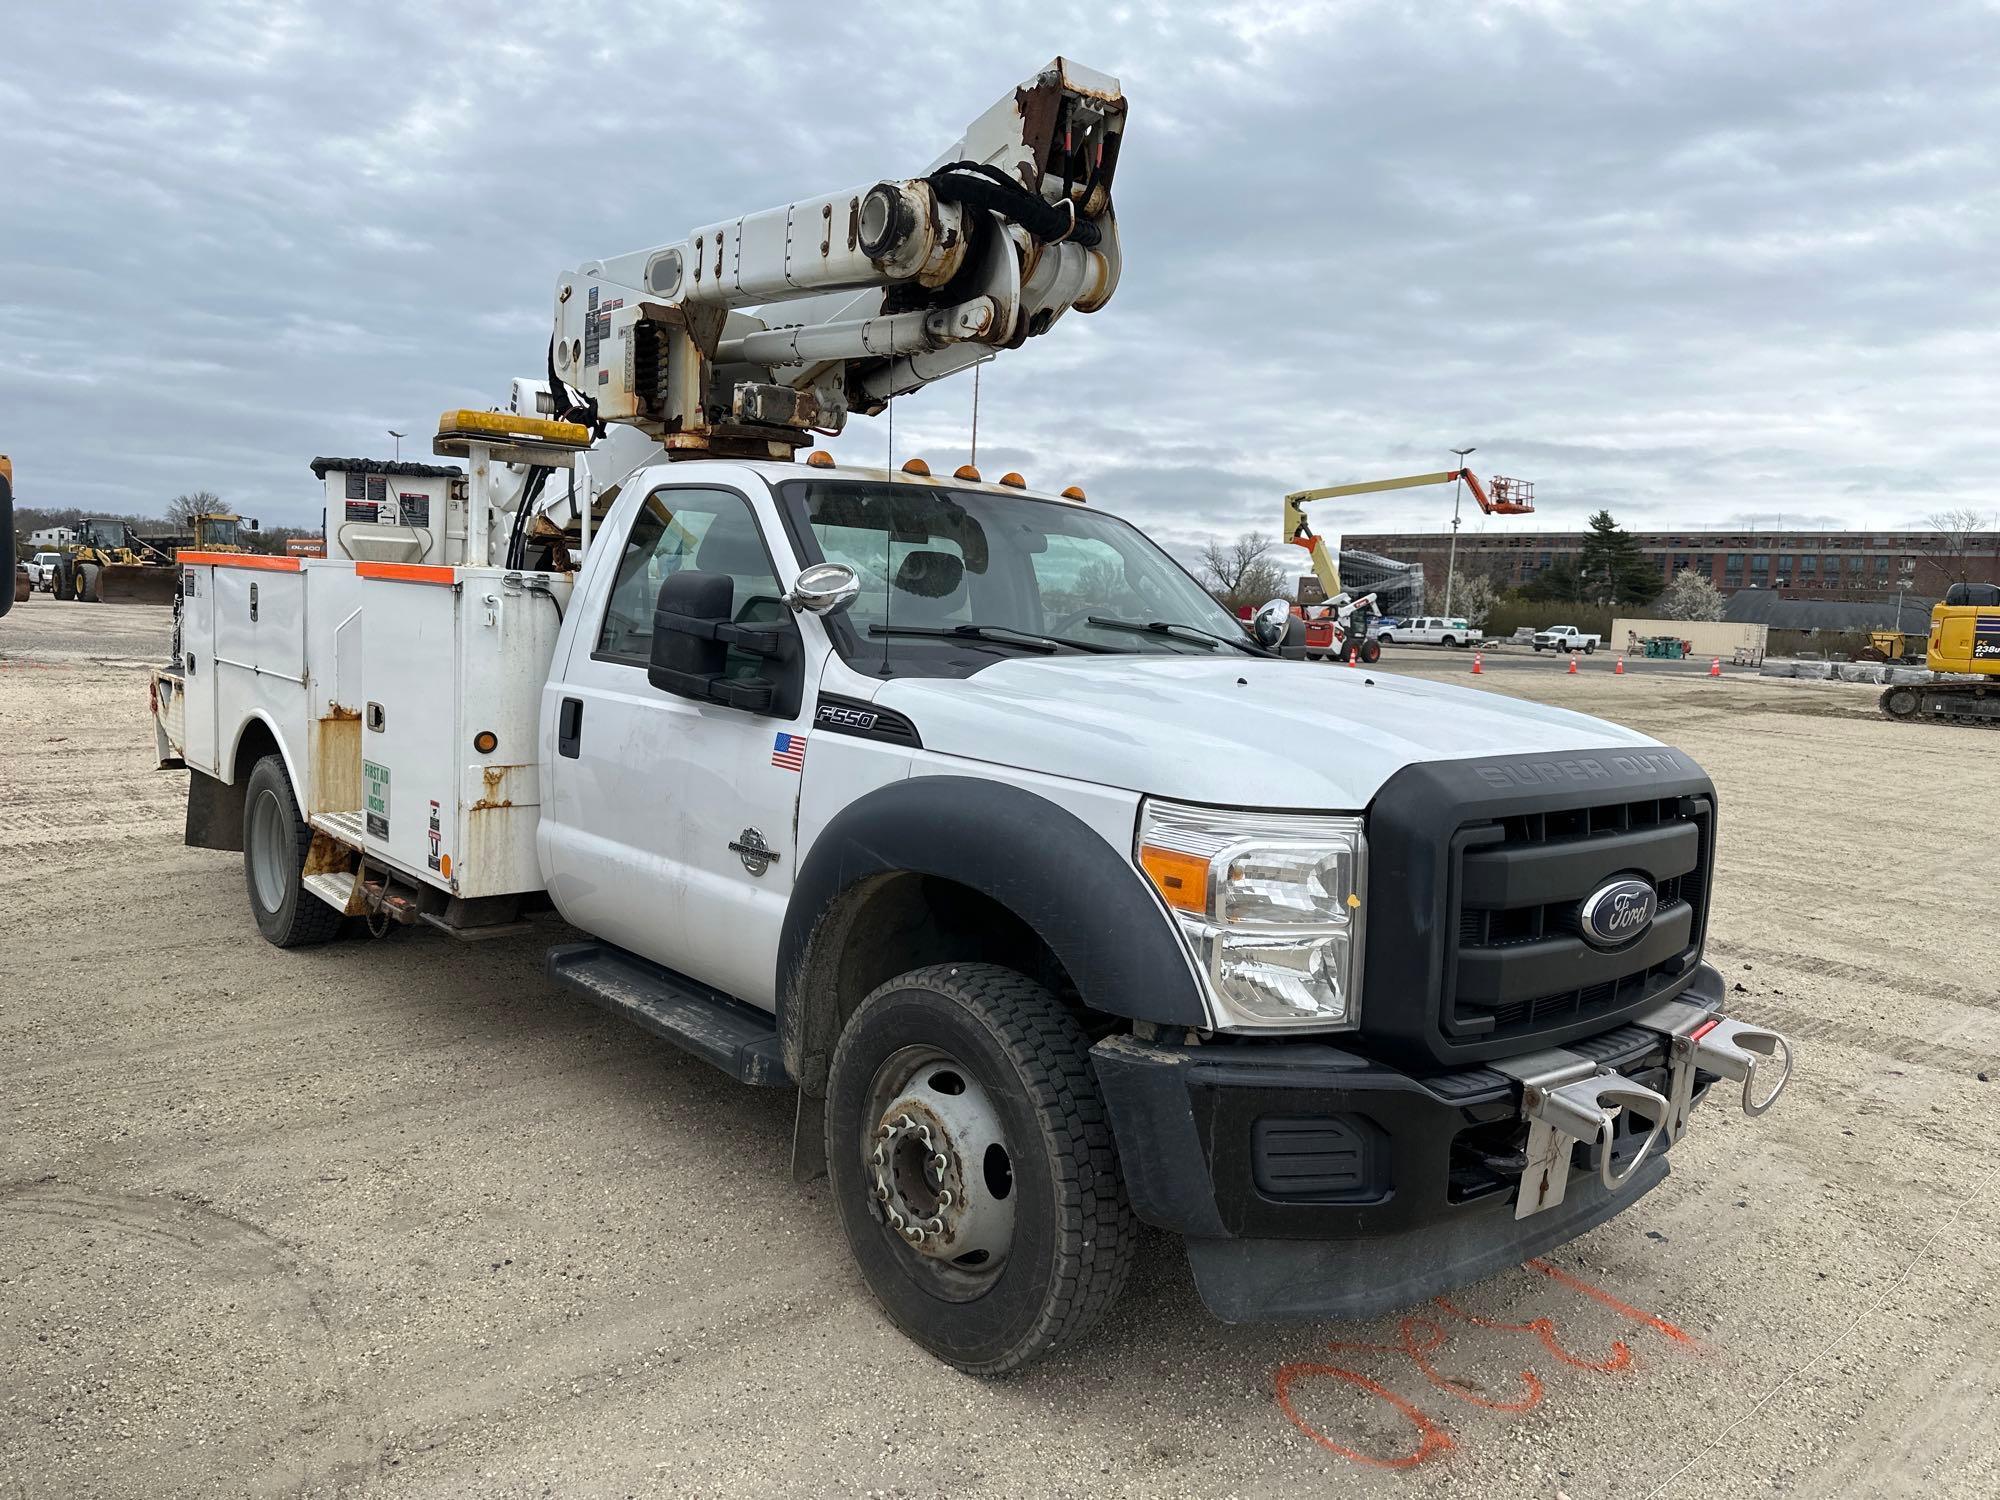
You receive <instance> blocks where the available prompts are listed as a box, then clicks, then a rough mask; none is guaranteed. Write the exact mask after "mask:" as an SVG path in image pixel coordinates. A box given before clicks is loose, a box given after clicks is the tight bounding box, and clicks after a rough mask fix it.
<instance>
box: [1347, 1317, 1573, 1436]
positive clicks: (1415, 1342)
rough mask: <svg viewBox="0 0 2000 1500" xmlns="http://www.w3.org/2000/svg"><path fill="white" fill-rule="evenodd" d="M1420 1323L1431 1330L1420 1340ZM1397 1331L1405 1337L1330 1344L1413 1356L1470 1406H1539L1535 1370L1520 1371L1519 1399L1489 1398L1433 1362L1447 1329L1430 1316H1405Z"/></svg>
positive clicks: (1413, 1361)
mask: <svg viewBox="0 0 2000 1500" xmlns="http://www.w3.org/2000/svg"><path fill="white" fill-rule="evenodd" d="M1418 1324H1422V1325H1423V1326H1424V1328H1425V1329H1426V1330H1428V1331H1427V1332H1426V1333H1425V1335H1424V1336H1423V1338H1422V1339H1421V1340H1419V1338H1418V1336H1417V1325H1418ZM1397 1332H1398V1333H1400V1334H1401V1335H1402V1340H1401V1342H1399V1343H1394V1344H1360V1343H1343V1342H1341V1341H1339V1340H1337V1339H1336V1340H1335V1341H1334V1342H1332V1343H1331V1344H1329V1345H1328V1346H1327V1347H1328V1348H1330V1349H1334V1350H1340V1349H1357V1350H1366V1351H1367V1352H1369V1353H1371V1354H1407V1355H1409V1357H1410V1363H1411V1364H1413V1365H1415V1366H1416V1367H1417V1368H1418V1369H1419V1370H1421V1371H1423V1374H1424V1379H1426V1380H1428V1381H1429V1382H1430V1383H1431V1384H1432V1385H1434V1386H1436V1387H1437V1388H1438V1389H1439V1390H1441V1391H1443V1392H1444V1393H1445V1394H1446V1395H1447V1396H1452V1397H1455V1398H1456V1399H1458V1400H1460V1401H1463V1402H1465V1403H1467V1404H1468V1405H1471V1406H1483V1407H1485V1408H1486V1409H1487V1410H1488V1411H1508V1412H1524V1411H1533V1410H1534V1409H1535V1408H1536V1407H1537V1406H1540V1405H1541V1404H1542V1382H1541V1379H1540V1377H1539V1376H1537V1375H1536V1374H1535V1372H1534V1371H1533V1370H1523V1371H1522V1372H1521V1386H1522V1389H1523V1390H1524V1391H1525V1393H1526V1394H1524V1395H1523V1396H1522V1397H1521V1399H1520V1400H1519V1401H1489V1400H1488V1399H1487V1398H1486V1397H1484V1396H1481V1395H1479V1394H1478V1393H1477V1392H1475V1391H1473V1390H1472V1389H1471V1388H1470V1387H1467V1386H1462V1385H1460V1384H1459V1383H1458V1382H1457V1381H1455V1380H1452V1379H1450V1378H1449V1377H1448V1376H1445V1375H1442V1374H1440V1373H1439V1372H1438V1369H1437V1367H1436V1366H1435V1365H1433V1364H1432V1363H1431V1362H1430V1359H1429V1356H1430V1355H1432V1354H1435V1353H1436V1352H1437V1351H1438V1350H1440V1349H1442V1348H1443V1347H1444V1329H1443V1327H1442V1326H1441V1325H1439V1324H1438V1323H1435V1322H1433V1321H1432V1320H1431V1319H1429V1318H1426V1317H1423V1316H1421V1315H1417V1314H1412V1315H1411V1316H1409V1317H1407V1318H1405V1319H1403V1321H1402V1323H1401V1325H1400V1326H1399V1327H1398V1329H1397Z"/></svg>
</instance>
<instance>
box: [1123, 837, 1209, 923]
mask: <svg viewBox="0 0 2000 1500" xmlns="http://www.w3.org/2000/svg"><path fill="white" fill-rule="evenodd" d="M1139 868H1140V869H1142V870H1144V871H1145V872H1146V877H1147V878H1148V879H1149V880H1151V881H1152V882H1153V887H1154V889H1156V890H1157V891H1159V893H1160V895H1161V896H1163V897H1164V898H1165V899H1166V903H1167V905H1169V906H1171V907H1173V908H1174V909H1175V910H1176V911H1191V912H1195V913H1197V914H1199V913H1201V912H1205V911H1207V910H1208V861H1207V860H1205V859H1203V858H1202V857H1201V856H1200V855H1199V854H1188V853H1185V852H1183V851H1182V850H1179V849H1164V848H1162V847H1160V845H1158V844H1141V845H1140V846H1139Z"/></svg>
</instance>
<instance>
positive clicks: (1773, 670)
mask: <svg viewBox="0 0 2000 1500" xmlns="http://www.w3.org/2000/svg"><path fill="white" fill-rule="evenodd" d="M1757 675H1758V676H1759V677H1796V676H1798V675H1799V664H1798V663H1797V662H1795V661H1793V660H1791V659H1790V658H1789V657H1784V658H1776V657H1767V658H1765V660H1764V664H1763V665H1762V666H1760V667H1759V668H1757Z"/></svg>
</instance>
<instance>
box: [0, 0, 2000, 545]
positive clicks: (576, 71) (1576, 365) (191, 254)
mask: <svg viewBox="0 0 2000 1500" xmlns="http://www.w3.org/2000/svg"><path fill="white" fill-rule="evenodd" d="M1064 13H1069V14H1068V17H1067V18H1065V19H1063V20H1061V21H1057V20H1055V19H1052V18H1054V17H1056V16H1058V15H1063V14H1064ZM496 16H506V17H511V18H515V19H511V20H508V21H505V22H496V21H495V19H494V18H495V17H496ZM6 30H7V41H6V45H5V48H4V51H0V451H6V452H10V453H11V454H12V455H13V457H14V460H15V467H16V470H17V486H18V490H19V496H20V500H21V502H22V503H24V504H30V505H33V504H51V505H59V504H75V505H80V506H83V507H85V508H89V509H102V510H110V511H132V512H142V513H143V512H158V511H160V510H161V509H162V508H163V505H164V502H165V501H166V500H167V499H168V498H169V497H171V496H172V495H174V494H176V493H179V492H181V491H184V490H189V489H195V488H209V489H213V490H216V491H218V492H220V493H221V494H222V495H223V496H224V497H225V498H226V499H227V500H229V501H230V502H232V503H233V504H235V505H236V506H237V507H238V508H240V509H241V510H243V511H244V512H245V513H247V514H254V515H258V516H261V517H262V518H263V519H264V520H265V522H266V524H284V523H293V524H297V523H302V522H306V521H308V520H311V521H314V522H316V521H317V518H318V511H319V491H318V486H317V485H316V484H315V482H314V481H313V478H312V476H311V474H310V472H309V471H308V469H307V467H306V466H307V462H308V461H309V460H310V459H311V458H312V457H313V456H314V455H315V454H339V455H349V454H377V453H381V454H386V452H387V450H388V447H389V441H390V440H389V438H388V437H387V436H386V434H385V429H387V428H390V427H397V428H403V429H405V430H407V431H410V432H411V433H413V434H417V435H419V436H417V437H415V438H413V440H412V441H410V442H406V443H405V444H404V452H405V456H410V455H411V454H412V453H413V452H414V453H415V455H416V456H418V457H424V456H426V455H427V449H428V441H427V434H428V433H429V432H430V431H431V430H432V429H433V428H434V426H435V422H436V418H437V413H438V412H439V411H441V410H444V409H446V408H448V407H455V406H460V405H478V406H490V405H493V404H495V403H496V402H497V401H498V400H500V399H501V398H502V397H504V394H505V391H506V384H507V381H508V379H509V377H511V376H513V375H516V374H531V373H534V372H536V371H537V370H538V369H539V368H540V366H541V362H542V358H543V351H544V347H545V345H546V342H547V338H548V332H549V299H550V295H551V289H552V288H553V286H554V283H555V279H556V276H557V275H558V273H559V272H560V271H561V270H563V269H564V268H565V267H568V266H572V265H575V264H577V263H579V262H581V261H584V260H590V259H595V258H598V257H601V256H605V255H608V254H611V253H614V252H619V251H624V250H629V249H635V248H639V247H641V246H644V245H650V244H655V243H658V242H661V241H665V240H669V239H673V238H677V237H679V236H680V235H682V234H684V233H686V232H687V231H689V230H691V229H692V228H693V227H695V226H696V225H699V224H702V223H707V222H710V221H712V220H714V219H717V218H721V217H725V216H728V215H732V214H736V213H740V212H744V211H748V210H753V209H757V208H761V207H767V206H770V205H773V204H776V203H780V202H783V201H785V200H787V199H789V198H792V197H795V196H801V195H805V194H809V193H814V192H820V191H828V190H832V189H836V188H840V187H844V186H847V185H849V184H852V183H856V182H863V181H867V180H869V179H871V178H874V177H878V176H894V175H904V174H910V173H914V172H916V171H918V170H921V169H922V168H923V166H924V165H925V164H926V163H928V162H929V160H930V159H931V158H932V157H933V156H934V155H935V154H936V153H937V152H938V151H939V150H941V149H942V148H943V147H944V146H945V145H946V144H948V143H949V142H950V141H951V140H952V139H953V138H954V137H955V136H956V135H957V133H958V132H959V130H960V128H961V127H962V126H963V125H964V124H965V122H966V121H968V120H969V119H971V118H972V117H973V116H974V115H975V114H977V113H979V112H980V111H981V110H983V109H984V108H985V107H986V106H987V105H989V104H990V103H992V102H993V100H995V99H996V98H998V97H999V96H1000V95H1001V94H1002V93H1004V92H1005V91H1007V90H1009V89H1010V88H1012V86H1013V85H1014V84H1015V83H1017V82H1018V81H1020V80H1021V79H1023V78H1026V77H1027V76H1029V75H1030V74H1032V73H1033V72H1034V71H1035V70H1036V69H1037V68H1039V67H1040V66H1041V65H1042V64H1044V63H1046V62H1047V61H1048V59H1049V58H1050V57H1051V56H1053V55H1055V54H1056V53H1058V52H1061V53H1066V54H1068V55H1071V56H1074V57H1075V58H1077V59H1078V60H1079V61H1081V62H1084V63H1087V64H1089V65H1090V66H1092V67H1095V68H1098V69H1101V70H1104V71H1108V72H1111V73H1115V74H1116V75H1117V76H1118V77H1119V79H1120V80H1121V81H1122V83H1123V85H1124V88H1125V92H1126V95H1127V97H1128V98H1129V99H1130V101H1131V115H1130V120H1129V126H1128V133H1127V135H1126V139H1125V150H1124V152H1123V155H1122V157H1121V160H1120V163H1119V174H1118V180H1117V189H1116V195H1115V196H1116V202H1117V207H1118V214H1119V220H1120V225H1121V232H1122V238H1123V243H1124V249H1125V257H1126V260H1125V274H1124V280H1123V282H1122V284H1121V286H1120V288H1119V291H1118V294H1117V296H1116V298H1115V299H1114V300H1113V301H1112V302H1111V304H1110V305H1109V307H1107V308H1106V309H1105V310H1104V311H1102V312H1100V313H1097V314H1095V315H1094V316H1090V317H1082V316H1077V315H1071V316H1070V317H1069V318H1066V319H1065V320H1064V321H1063V322H1062V323H1061V324H1060V325H1058V327H1057V328H1056V329H1055V330H1054V331H1053V332H1052V333H1051V334H1050V335H1049V336H1048V337H1046V338H1042V339H1038V340H1035V341H1032V342H1031V343H1030V345H1029V346H1028V347H1027V348H1025V349H1023V350H1021V351H1019V352H1017V353H1012V354H1009V355H1006V356H1003V357H1002V358H1001V359H1000V360H999V361H998V362H997V363H996V364H994V365H992V366H989V367H988V368H987V370H986V372H985V375H984V378H983V382H982V387H983V388H982V402H981V412H980V439H981V449H980V458H981V462H982V466H984V467H986V468H988V469H989V471H991V470H993V469H996V468H1002V467H1013V468H1018V469H1020V470H1021V471H1022V472H1024V473H1025V474H1026V475H1027V476H1028V478H1029V479H1030V481H1031V482H1033V483H1036V484H1038V485H1047V486H1049V487H1052V488H1053V487H1060V486H1061V485H1064V484H1068V483H1073V482H1080V483H1082V484H1083V485H1084V486H1085V487H1086V488H1087V489H1088V490H1089V492H1090V495H1091V498H1092V500H1093V502H1097V503H1101V504H1104V505H1106V506H1107V507H1109V508H1114V509H1117V510H1120V511H1122V512H1123V513H1125V514H1127V515H1129V516H1131V517H1132V518H1133V519H1135V520H1137V521H1139V522H1141V523H1142V524H1144V525H1146V526H1148V527H1149V528H1151V529H1152V530H1153V532H1154V533H1155V535H1157V536H1158V537H1160V538H1161V540H1163V541H1164V542H1166V543H1167V544H1169V545H1170V546H1173V547H1175V548H1176V549H1177V550H1184V549H1185V548H1187V547H1188V546H1189V545H1190V544H1191V542H1192V541H1193V540H1194V539H1196V538H1199V537H1201V536H1203V535H1205V534H1210V533H1224V534H1233V533H1235V532H1237V531H1240V530H1243V529H1246V528H1249V527H1262V528H1264V529H1267V530H1273V531H1275V530H1276V519H1277V517H1276V512H1277V507H1278V497H1279V496H1280V495H1281V494H1282V493H1283V492H1284V491H1285V490H1287V489H1290V488H1295V487H1298V486H1301V485H1306V484H1314V483H1338V482H1343V481H1346V480H1349V479H1355V478H1362V477H1369V476H1386V475H1391V474H1399V473H1410V472H1416V471H1421V470H1427V469H1434V468H1443V467H1445V466H1446V465H1447V464H1448V463H1449V462H1450V456H1449V453H1448V452H1447V450H1448V449H1449V448H1451V447H1454V446H1459V445H1463V444H1467V443H1471V444H1476V445H1477V446H1478V450H1479V451H1478V453H1477V454H1476V455H1475V456H1474V458H1473V460H1472V462H1473V465H1474V467H1475V468H1476V469H1478V470H1479V471H1481V472H1482V473H1494V472H1498V473H1503V474H1509V475H1517V476H1520V477H1524V478H1529V479H1532V480H1534V481H1535V482H1536V485H1537V487H1538V496H1539V501H1540V510H1539V514H1538V515H1537V516H1536V517H1535V518H1534V521H1532V522H1526V523H1525V524H1529V525H1534V524H1537V523H1542V524H1547V525H1550V526H1570V525H1576V524H1580V523H1581V521H1582V520H1583V518H1584V517H1585V516H1586V515H1587V514H1588V513H1589V512H1591V511H1593V510H1595V509H1597V508H1598V507H1600V506H1605V507H1609V508H1610V509H1611V510H1612V511H1613V512H1614V513H1615V514H1616V515H1617V516H1618V517H1619V518H1620V519H1621V520H1622V521H1624V522H1625V523H1626V524H1628V525H1631V526H1635V527H1641V526H1665V525H1676V526H1678V525H1696V524H1732V523H1734V524H1741V523H1744V522H1753V521H1754V522H1762V523H1764V524H1772V523H1777V522H1780V521H1782V523H1783V524H1786V525H1792V526H1805V525H1835V524H1838V525H1854V526H1868V525H1876V526H1891V525H1904V524H1916V523H1920V522H1921V520H1922V518H1923V517H1924V516H1925V515H1926V514H1928V513H1931V512H1933V511H1936V510H1938V509H1939V508H1940V507H1943V506H1946V505H1950V504H1970V505H1976V506H1978V507H1980V508H1982V509H1985V510H1991V509H1992V508H1993V506H1994V503H1995V502H1994V500H1993V498H1992V497H1993V495H1994V490H1995V481H1994V477H1993V464H1992V461H1991V450H1992V449H1993V447H1994V446H1995V444H1994V437H1995V433H1994V425H1995V417H1996V414H2000V334H1996V327H2000V318H1996V314H2000V276H1996V271H2000V145H1996V142H2000V10H1996V7H1995V6H1994V5H1992V4H1965V5H1959V4H1949V3H1938V0H1927V3H1924V4H1920V5H1910V4H1903V5H1889V4H1883V3H1880V0H1875V3H1854V4H1814V5H1802V4H1790V3H1772V4H1766V5H1736V4H1722V5H1702V4H1675V3H1663V0H1654V3H1647V4H1633V5H1622V4H1615V3H1609V0H1591V3H1581V4H1574V5H1571V4H1564V3H1560V0H1549V3H1525V4H1513V5H1488V6H1456V5H1451V4H1447V3H1443V0H1433V3H1410V4H1402V5H1394V4H1378V3H1351V4H1303V5H1296V6H1287V5H1281V4H1260V5H1251V6H1244V7H1240V8H1236V9H1231V10H1205V9H1198V8H1194V7H1184V6H1174V5H1168V4H1159V5H1153V4H1149V5H1142V6H1109V7H1100V8H1097V9H1094V10H1091V9H1086V8H1084V7H1071V6H1056V5H1050V4H1047V3H1028V4H979V5H955V4H931V5H927V6H924V7H921V8H920V9H918V8H912V9H910V10H908V11H907V12H905V11H895V12H882V11H875V10H872V9H871V8H869V7H866V6H862V5H859V4H855V5H845V6H843V5H838V4H828V3H826V0H817V3H814V4H812V5H810V6H805V5H800V6H791V5H777V4H771V5H749V6H740V5H732V4H726V3H716V0H705V3H702V4H698V5H688V6H680V5H673V4H667V3H659V0H655V3H649V4H646V5H643V6H634V7H629V8H627V7H619V6H610V5H605V6H597V5H591V4H584V3H571V4H567V5H563V6H560V7H536V8H534V9H532V10H531V9H527V8H517V7H492V6H488V5H483V4H480V5H474V4H465V5H449V6H431V5H425V4H421V3H413V0H399V3H394V4H373V3H356V0H344V3H341V4H338V5H336V4H330V3H329V4H317V5H300V4H280V3H274V0H254V3H242V4H238V3H207V4H194V3H171V4H165V5H161V4H151V3H148V4H130V5H125V6H111V5H95V4H84V5H80V6H78V5H72V6H54V5H41V6H19V7H10V10H9V14H8V19H7V22H6ZM971 394H972V383H971V380H970V378H969V377H959V378H957V379H955V380H952V381H948V382H945V383H943V384H941V385H939V386H936V387H933V388H931V389H930V390H928V391H925V392H923V393H922V394H920V395H917V396H914V397H911V398H907V399H905V400H904V401H902V402H900V403H898V408H897V422H896V449H897V455H898V457H899V458H900V457H901V456H903V455H905V454H908V453H922V454H926V455H928V456H930V457H931V458H932V460H933V463H934V465H935V463H936V462H937V460H939V459H943V460H945V461H947V462H950V463H956V462H959V461H962V459H963V456H964V447H965V443H966V439H967V429H968V419H969V417H970V411H971ZM885 425H886V424H885V421H884V420H883V419H881V418H877V419H873V420H870V419H866V418H857V419H855V421H854V422H853V424H852V426H851V429H850V432H849V433H848V435H847V436H845V437H844V438H842V439H841V440H840V441H839V442H838V443H837V444H836V450H837V452H838V453H839V454H840V455H841V456H842V457H843V458H848V459H853V460H856V461H876V460H879V459H880V458H881V457H882V455H883V454H884V452H885V447H886V441H887V439H886V432H885V430H884V429H885ZM1449 513H1450V494H1449V491H1447V490H1419V491H1406V492H1403V493H1402V494H1400V495H1395V496H1391V497H1388V498H1387V499H1384V500H1382V501H1380V502H1378V504H1376V505H1375V506H1373V507H1366V508H1363V507H1350V508H1348V509H1346V510H1344V511H1334V512H1330V513H1329V514H1327V515H1326V516H1324V517H1323V518H1322V521H1321V525H1322V529H1323V530H1336V529H1341V528H1343V527H1344V528H1345V529H1349V530H1357V529H1377V528H1379V529H1391V528H1409V529H1424V528H1435V527H1439V526H1441V525H1443V524H1444V523H1445V522H1446V521H1447V520H1448V518H1449ZM1470 524H1471V525H1472V526H1474V527H1478V526H1480V525H1484V526H1486V527H1488V528H1493V527H1500V526H1509V525H1520V524H1524V523H1523V522H1520V521H1511V520H1508V519H1506V518H1495V519H1493V520H1490V521H1483V522H1482V521H1481V520H1480V519H1479V518H1477V517H1476V516H1475V518H1474V520H1473V521H1472V522H1471V523H1470Z"/></svg>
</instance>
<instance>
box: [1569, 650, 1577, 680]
mask: <svg viewBox="0 0 2000 1500" xmlns="http://www.w3.org/2000/svg"><path fill="white" fill-rule="evenodd" d="M1569 675H1570V676H1572V677H1574V676H1576V655H1575V653H1574V652H1572V653H1570V658H1569Z"/></svg>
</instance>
